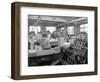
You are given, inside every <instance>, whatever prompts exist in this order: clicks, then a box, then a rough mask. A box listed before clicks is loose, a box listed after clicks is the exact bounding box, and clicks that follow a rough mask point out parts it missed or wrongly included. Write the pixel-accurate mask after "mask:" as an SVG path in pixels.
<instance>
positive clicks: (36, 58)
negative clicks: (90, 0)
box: [11, 2, 98, 79]
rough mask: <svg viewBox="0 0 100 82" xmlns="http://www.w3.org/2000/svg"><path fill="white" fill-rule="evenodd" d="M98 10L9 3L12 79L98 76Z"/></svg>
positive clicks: (55, 5)
mask: <svg viewBox="0 0 100 82" xmlns="http://www.w3.org/2000/svg"><path fill="white" fill-rule="evenodd" d="M97 31H98V30H97V7H92V6H91V7H89V6H76V5H57V4H39V3H24V2H15V3H12V34H11V35H12V56H11V60H12V62H11V63H12V64H11V65H12V78H14V79H35V78H52V77H67V76H83V75H97Z"/></svg>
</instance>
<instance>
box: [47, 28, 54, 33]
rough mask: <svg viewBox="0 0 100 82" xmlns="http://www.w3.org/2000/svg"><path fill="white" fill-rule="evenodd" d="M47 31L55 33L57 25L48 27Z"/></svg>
mask: <svg viewBox="0 0 100 82" xmlns="http://www.w3.org/2000/svg"><path fill="white" fill-rule="evenodd" d="M46 31H49V32H50V33H53V32H54V31H56V27H46Z"/></svg>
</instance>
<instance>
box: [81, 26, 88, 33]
mask: <svg viewBox="0 0 100 82" xmlns="http://www.w3.org/2000/svg"><path fill="white" fill-rule="evenodd" d="M80 32H86V33H87V32H88V24H82V25H80Z"/></svg>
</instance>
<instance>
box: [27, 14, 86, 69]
mask: <svg viewBox="0 0 100 82" xmlns="http://www.w3.org/2000/svg"><path fill="white" fill-rule="evenodd" d="M27 18H28V20H27V22H28V32H27V33H28V34H27V35H28V66H29V67H31V66H53V65H77V64H88V18H87V17H80V16H79V17H78V16H52V15H51V16H50V15H32V14H31V15H30V14H29V15H28V17H27Z"/></svg>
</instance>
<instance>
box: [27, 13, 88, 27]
mask: <svg viewBox="0 0 100 82" xmlns="http://www.w3.org/2000/svg"><path fill="white" fill-rule="evenodd" d="M83 23H87V18H86V17H69V16H46V15H28V25H29V26H33V25H39V26H41V25H43V26H63V25H67V26H71V25H72V24H83Z"/></svg>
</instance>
